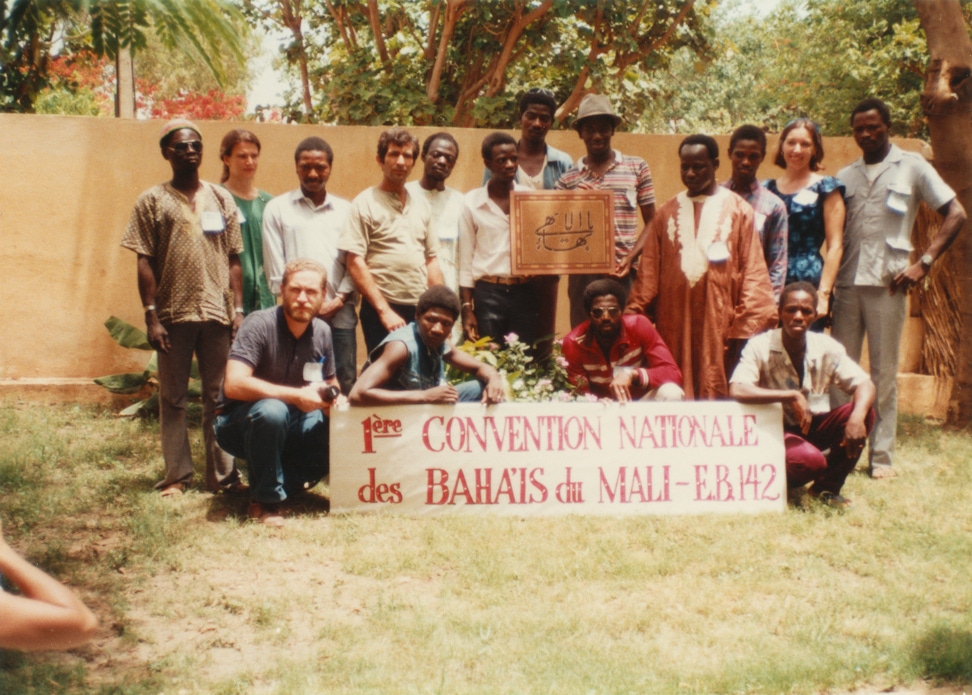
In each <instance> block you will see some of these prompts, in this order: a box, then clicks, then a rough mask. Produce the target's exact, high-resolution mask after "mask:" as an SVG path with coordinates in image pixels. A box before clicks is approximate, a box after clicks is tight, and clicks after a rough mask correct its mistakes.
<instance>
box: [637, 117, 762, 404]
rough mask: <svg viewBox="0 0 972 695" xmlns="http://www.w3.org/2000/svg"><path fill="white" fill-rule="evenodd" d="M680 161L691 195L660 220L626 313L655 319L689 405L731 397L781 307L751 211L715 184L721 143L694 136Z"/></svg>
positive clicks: (670, 205)
mask: <svg viewBox="0 0 972 695" xmlns="http://www.w3.org/2000/svg"><path fill="white" fill-rule="evenodd" d="M679 158H680V160H681V177H682V183H683V184H685V186H686V188H687V189H688V190H686V191H683V192H681V193H679V194H678V195H677V196H675V197H674V198H672V199H671V200H669V201H668V202H667V203H665V204H664V205H663V206H662V207H661V208H660V209H659V210H658V212H657V214H656V215H655V218H654V220H653V221H652V224H651V229H650V230H649V234H648V238H647V240H646V242H645V246H644V250H643V252H642V257H641V267H640V269H639V271H638V278H637V280H635V284H634V287H633V288H632V290H631V295H630V297H629V298H628V302H627V304H626V305H625V312H626V313H642V314H648V315H649V317H651V318H653V320H654V323H655V327H656V328H657V329H658V332H659V333H660V334H661V336H662V338H663V339H664V341H665V343H666V344H667V345H668V346H669V348H670V349H671V351H672V355H673V356H674V357H675V362H676V363H677V364H678V366H679V369H681V370H682V377H683V387H684V389H685V397H686V398H687V399H691V398H694V399H714V398H727V397H728V395H729V384H728V378H727V375H728V374H730V373H731V372H732V368H733V367H734V366H735V363H736V361H737V360H738V357H739V354H740V352H741V351H742V347H743V345H745V342H746V341H747V340H748V339H749V338H751V337H752V336H754V335H756V334H758V333H761V332H763V331H765V330H768V329H770V328H775V327H776V323H777V316H776V303H775V302H774V301H773V289H772V287H771V286H770V280H769V272H768V271H767V269H766V261H765V260H763V252H762V247H761V246H760V243H759V237H758V236H757V235H756V233H755V231H754V228H753V209H752V207H750V205H749V203H747V202H746V201H744V200H743V199H742V198H740V197H739V196H737V195H736V194H735V193H732V192H730V191H728V190H726V189H725V188H721V187H720V186H719V185H718V184H717V183H716V177H715V172H716V169H718V168H719V147H718V145H717V144H716V141H715V140H713V139H712V138H711V137H709V136H708V135H690V136H689V137H687V138H685V140H683V141H682V143H681V145H680V146H679Z"/></svg>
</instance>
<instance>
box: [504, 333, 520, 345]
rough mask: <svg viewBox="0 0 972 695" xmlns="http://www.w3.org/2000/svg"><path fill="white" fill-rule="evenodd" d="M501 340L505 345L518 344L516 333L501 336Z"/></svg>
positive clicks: (518, 339) (518, 338)
mask: <svg viewBox="0 0 972 695" xmlns="http://www.w3.org/2000/svg"><path fill="white" fill-rule="evenodd" d="M503 340H505V341H506V343H507V344H510V343H518V342H520V336H518V335H517V334H516V333H512V332H510V333H507V334H506V335H504V336H503Z"/></svg>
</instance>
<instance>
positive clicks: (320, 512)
mask: <svg viewBox="0 0 972 695" xmlns="http://www.w3.org/2000/svg"><path fill="white" fill-rule="evenodd" d="M249 502H250V493H249V492H243V493H235V492H223V493H220V494H218V495H213V496H212V498H211V499H210V502H209V509H208V510H207V511H206V520H207V521H224V520H225V519H228V518H234V519H237V520H238V521H239V522H240V523H243V522H245V521H247V516H246V508H247V505H248V504H249ZM284 507H285V509H286V515H287V516H289V517H299V516H308V517H317V516H327V514H328V513H330V511H331V501H330V500H329V499H328V498H327V497H324V496H323V495H321V494H320V493H318V492H315V491H313V490H308V491H306V492H302V493H300V494H297V495H295V496H294V497H291V498H290V499H288V500H287V502H286V503H285V504H284Z"/></svg>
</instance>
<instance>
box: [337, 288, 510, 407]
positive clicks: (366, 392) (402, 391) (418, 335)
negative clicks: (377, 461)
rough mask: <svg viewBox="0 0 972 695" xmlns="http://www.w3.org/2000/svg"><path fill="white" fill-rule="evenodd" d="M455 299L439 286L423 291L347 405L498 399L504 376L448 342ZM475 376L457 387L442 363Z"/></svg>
mask: <svg viewBox="0 0 972 695" xmlns="http://www.w3.org/2000/svg"><path fill="white" fill-rule="evenodd" d="M459 311H460V307H459V297H458V296H457V295H456V293H455V292H453V291H452V290H450V289H449V288H448V287H446V286H444V285H434V286H432V287H430V288H429V289H427V290H426V291H425V292H423V293H422V296H420V297H419V301H418V306H416V308H415V321H413V322H412V323H409V324H407V325H405V326H402V327H401V328H399V329H397V330H395V331H392V332H391V333H389V334H388V336H387V337H386V338H385V339H384V340H383V341H382V342H381V343H380V344H379V345H378V347H376V348H375V349H374V350H373V351H372V353H371V356H370V359H369V363H368V364H367V365H365V368H364V370H363V371H362V372H361V376H359V377H358V381H357V382H356V383H355V385H354V388H353V389H351V393H350V394H349V395H348V399H349V400H350V401H351V404H352V405H393V404H403V403H455V402H457V401H473V402H474V401H482V402H484V403H499V402H500V401H502V400H503V377H502V376H500V374H499V372H497V371H496V370H495V369H493V367H490V366H489V365H488V364H483V363H482V362H479V361H478V360H476V359H474V358H473V357H472V356H470V355H467V354H466V353H465V352H463V351H462V350H454V349H453V348H452V346H451V345H450V344H449V341H448V338H449V335H450V333H451V332H452V327H453V325H455V323H456V319H457V318H458V317H459ZM446 363H448V364H450V365H452V366H453V367H455V368H456V369H458V370H459V371H462V372H466V373H467V374H472V375H473V376H475V377H476V378H475V379H474V380H471V381H465V382H463V383H461V384H458V385H457V386H453V385H452V384H449V383H448V382H447V381H446V379H445V364H446Z"/></svg>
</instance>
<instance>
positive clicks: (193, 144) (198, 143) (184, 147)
mask: <svg viewBox="0 0 972 695" xmlns="http://www.w3.org/2000/svg"><path fill="white" fill-rule="evenodd" d="M169 149H170V150H173V151H175V152H178V153H179V154H185V153H186V152H189V151H190V150H191V151H193V152H202V140H186V141H184V142H177V143H176V144H174V145H169Z"/></svg>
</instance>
